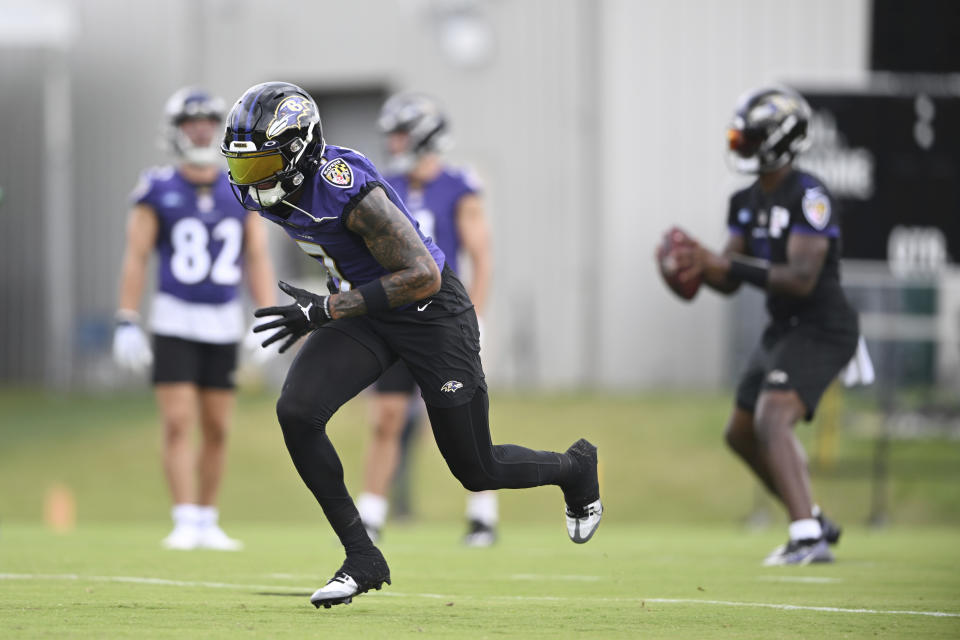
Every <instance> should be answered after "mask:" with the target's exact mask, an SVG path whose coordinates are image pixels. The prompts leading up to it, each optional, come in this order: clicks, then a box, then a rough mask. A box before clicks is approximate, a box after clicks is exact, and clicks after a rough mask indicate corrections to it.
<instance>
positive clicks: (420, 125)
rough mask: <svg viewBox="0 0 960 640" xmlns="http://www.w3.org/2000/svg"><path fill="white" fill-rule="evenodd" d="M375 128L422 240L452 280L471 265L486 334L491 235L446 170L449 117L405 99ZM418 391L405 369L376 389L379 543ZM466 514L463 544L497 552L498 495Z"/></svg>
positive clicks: (372, 501)
mask: <svg viewBox="0 0 960 640" xmlns="http://www.w3.org/2000/svg"><path fill="white" fill-rule="evenodd" d="M377 124H378V126H379V128H380V131H381V133H383V135H384V136H385V139H386V143H387V151H388V152H389V153H390V163H389V165H388V167H389V169H390V170H391V171H392V173H391V174H389V175H387V176H386V178H387V180H388V181H389V183H390V186H392V187H393V188H394V190H395V191H396V193H397V195H398V196H400V199H401V200H403V202H404V204H405V205H406V206H407V210H408V211H409V212H410V215H412V216H413V218H414V220H416V221H417V223H418V224H419V225H420V230H421V231H422V232H423V234H424V235H425V236H428V237H430V238H432V239H433V241H434V242H435V243H436V244H437V246H438V247H440V249H441V250H442V251H443V254H444V255H445V256H446V258H447V264H448V265H450V268H451V269H452V270H453V271H454V273H459V271H458V269H457V257H458V256H459V255H460V253H461V250H462V251H463V253H464V254H465V257H466V258H467V259H468V261H469V267H470V270H469V271H470V274H471V278H470V287H469V289H468V292H469V294H470V300H471V301H472V302H473V306H474V309H475V310H476V313H477V322H478V324H479V326H480V327H481V329H482V327H483V323H482V320H481V319H482V317H483V311H484V308H485V306H486V301H487V297H488V295H489V290H490V277H491V271H492V268H491V250H490V231H489V227H488V225H487V217H486V213H485V211H484V206H483V198H482V196H481V193H480V185H479V183H478V181H477V179H476V178H475V177H474V176H473V175H472V173H471V172H469V171H465V170H462V169H458V168H456V167H453V166H450V165H447V164H445V163H444V160H443V156H442V153H443V152H444V151H445V150H446V149H448V148H449V146H450V137H449V133H448V122H447V118H446V116H445V114H444V113H443V112H442V111H441V109H440V107H439V105H438V104H437V103H436V101H435V100H433V99H431V98H429V97H427V96H425V95H422V94H416V93H399V94H396V95H394V96H391V97H390V98H389V99H388V100H387V101H386V102H385V103H384V105H383V108H382V109H381V112H380V118H379V121H378V123H377ZM482 334H483V332H482V330H481V337H482ZM481 341H482V339H481ZM416 387H417V383H416V382H415V381H414V379H413V376H412V375H411V373H410V370H409V369H408V368H407V366H406V365H405V364H404V363H403V362H402V361H398V362H396V363H395V364H394V365H393V366H392V367H390V369H388V370H387V371H386V372H384V374H383V375H382V376H380V379H379V380H377V382H376V384H375V385H374V394H373V402H372V412H373V423H374V432H373V439H372V440H371V442H370V446H369V447H368V449H367V458H366V468H365V470H364V488H363V493H361V494H360V495H359V496H357V509H358V510H359V511H360V517H361V518H362V519H363V523H364V525H365V526H366V527H367V532H368V533H369V534H370V537H371V539H372V540H374V541H376V540H377V538H378V537H379V535H380V530H381V528H382V527H383V525H384V523H385V522H386V519H387V512H388V501H387V492H388V489H389V487H390V483H391V481H392V480H393V479H394V478H395V477H396V476H399V475H400V474H401V473H403V474H404V475H406V474H407V472H408V469H409V467H408V465H407V464H406V462H407V456H408V453H409V447H410V442H411V440H412V437H413V434H414V433H415V431H416V427H417V426H418V424H419V420H418V419H417V418H418V417H419V416H418V414H419V411H418V410H417V409H416V407H415V405H414V404H413V400H414V392H415V391H416ZM401 461H402V462H401ZM398 480H400V479H398ZM403 480H405V478H404V479H403ZM398 484H400V482H398ZM404 484H405V482H404ZM466 512H467V533H466V535H465V536H464V543H465V544H467V545H468V546H472V547H486V546H489V545H491V544H493V542H494V541H495V539H496V526H497V515H498V514H497V494H496V493H495V492H493V491H480V492H475V493H469V494H468V496H467V509H466Z"/></svg>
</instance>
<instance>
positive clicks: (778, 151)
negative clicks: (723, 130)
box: [727, 87, 811, 173]
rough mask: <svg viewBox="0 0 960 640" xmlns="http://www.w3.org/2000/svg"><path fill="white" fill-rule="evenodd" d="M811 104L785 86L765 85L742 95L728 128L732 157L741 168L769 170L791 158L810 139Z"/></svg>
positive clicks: (758, 170) (805, 145) (749, 171)
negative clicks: (808, 128)
mask: <svg viewBox="0 0 960 640" xmlns="http://www.w3.org/2000/svg"><path fill="white" fill-rule="evenodd" d="M810 116H811V111H810V105H809V104H807V101H806V100H804V99H803V96H801V95H800V94H799V93H797V92H796V91H794V90H793V89H788V88H786V87H766V88H763V89H757V90H754V91H750V92H748V93H747V94H745V95H744V96H743V97H741V98H740V101H739V103H738V104H737V109H736V111H735V112H734V115H733V122H732V123H731V124H730V128H729V129H727V145H728V147H729V149H730V157H731V159H732V161H733V164H734V166H735V167H736V168H737V170H738V171H742V172H744V173H769V172H770V171H775V170H776V169H779V168H780V167H782V166H784V165H785V164H787V163H788V162H790V161H792V160H793V159H794V158H795V157H796V156H797V155H798V154H799V153H801V152H803V151H805V150H806V149H807V148H808V147H809V146H810V142H809V140H808V139H807V127H808V126H809V124H810Z"/></svg>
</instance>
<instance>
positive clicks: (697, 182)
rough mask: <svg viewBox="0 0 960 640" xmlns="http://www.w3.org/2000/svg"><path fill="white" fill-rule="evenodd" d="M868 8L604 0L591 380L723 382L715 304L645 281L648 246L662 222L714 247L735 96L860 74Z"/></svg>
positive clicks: (722, 222)
mask: <svg viewBox="0 0 960 640" xmlns="http://www.w3.org/2000/svg"><path fill="white" fill-rule="evenodd" d="M868 10H869V3H868V2H866V1H864V0H858V1H856V2H832V1H830V0H797V1H793V0H791V1H780V2H765V1H764V0H736V1H732V0H727V1H724V2H708V1H706V0H673V1H670V0H665V1H662V2H634V1H632V0H607V1H606V2H604V11H603V21H602V29H601V30H602V33H603V38H602V40H601V41H602V43H603V48H602V54H601V58H602V67H601V68H602V73H603V74H604V81H603V94H602V98H601V100H600V103H601V105H602V118H603V122H604V125H605V128H604V131H603V137H602V142H601V147H602V148H603V149H604V156H605V158H606V159H607V161H606V163H605V168H604V171H603V176H604V185H605V186H604V193H605V194H606V195H605V198H606V205H607V206H606V207H605V210H604V213H605V216H606V217H605V219H604V223H603V225H604V229H605V233H604V252H603V257H604V266H603V269H602V271H603V273H604V274H608V275H609V277H607V278H604V279H603V284H602V290H603V292H604V293H603V295H602V296H601V298H602V299H603V300H604V301H606V303H607V304H606V308H605V309H604V310H603V311H604V313H603V314H602V316H600V317H599V319H598V325H597V327H598V332H599V333H600V334H601V336H602V348H601V352H602V357H601V362H602V366H601V371H602V375H601V384H603V385H605V386H618V387H635V386H644V387H646V386H661V385H674V386H679V385H688V384H695V385H713V384H716V383H718V382H723V383H727V382H728V381H727V380H724V379H723V377H724V376H725V373H726V371H725V369H726V367H725V366H724V362H725V359H726V356H727V351H726V350H727V340H726V336H727V331H728V327H727V326H726V321H727V318H728V315H729V314H728V313H727V312H726V310H727V306H725V304H724V300H723V299H722V298H721V297H719V296H717V295H714V294H712V293H711V292H707V291H701V292H700V294H699V296H698V297H697V298H696V299H695V301H694V302H693V303H690V304H687V303H681V302H679V301H678V300H677V299H676V298H673V297H672V295H670V294H669V293H668V292H667V290H666V288H665V287H664V286H663V284H662V283H661V282H660V281H659V278H657V277H655V276H654V265H653V260H652V255H653V251H654V246H655V245H656V243H657V242H658V241H659V238H660V236H661V234H662V233H663V231H664V230H665V229H667V228H668V227H669V226H671V225H672V224H678V225H680V226H682V227H683V228H685V229H687V230H688V231H689V232H690V233H692V234H693V235H695V236H696V237H698V238H699V239H700V240H701V241H702V242H704V243H705V244H707V245H709V246H712V247H714V248H719V247H720V246H721V245H722V243H723V242H724V238H725V234H726V228H725V227H726V207H727V199H728V197H729V195H730V193H731V192H732V190H734V189H735V188H737V187H738V186H739V185H740V184H742V183H743V182H744V181H743V179H742V178H741V177H738V176H736V175H735V174H733V173H732V172H731V171H730V170H729V169H728V168H727V166H726V163H725V156H724V144H725V135H724V133H725V127H726V125H727V124H728V122H729V118H730V115H731V113H732V110H733V107H734V105H735V102H736V99H737V98H738V96H739V95H740V93H741V92H742V91H744V90H746V89H749V88H751V87H754V86H759V85H763V84H768V83H772V82H792V83H798V84H803V83H804V82H810V81H812V80H813V81H815V80H817V79H820V78H825V77H830V78H834V77H838V76H850V75H855V74H857V73H858V72H862V71H863V70H864V69H866V68H867V64H868V33H867V32H868V26H869V15H868V13H867V12H868Z"/></svg>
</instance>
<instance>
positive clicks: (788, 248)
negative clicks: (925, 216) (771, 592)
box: [672, 88, 859, 565]
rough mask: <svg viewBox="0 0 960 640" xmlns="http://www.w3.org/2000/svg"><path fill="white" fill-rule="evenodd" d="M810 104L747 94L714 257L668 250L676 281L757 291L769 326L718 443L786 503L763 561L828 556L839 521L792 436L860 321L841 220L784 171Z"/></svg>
mask: <svg viewBox="0 0 960 640" xmlns="http://www.w3.org/2000/svg"><path fill="white" fill-rule="evenodd" d="M810 116H811V113H810V107H809V105H807V102H806V101H805V100H804V99H803V97H801V96H800V95H799V94H798V93H796V92H794V91H793V90H790V89H787V88H766V89H759V90H756V91H752V92H750V93H748V94H747V95H746V96H744V97H743V98H742V99H741V101H740V103H739V105H738V106H737V109H736V113H735V114H734V119H733V123H732V125H731V127H730V129H729V131H728V142H729V147H730V153H731V158H732V160H733V161H734V163H735V165H736V167H737V169H738V170H740V171H743V172H747V173H753V174H756V175H757V179H756V181H755V182H754V183H753V184H752V185H750V186H749V187H747V188H746V189H743V190H741V191H738V192H736V193H734V194H733V196H732V197H731V199H730V206H729V212H728V216H727V225H728V228H729V239H728V240H727V244H726V246H725V247H724V249H723V252H722V253H721V254H719V255H718V254H716V253H713V252H712V251H710V250H708V249H706V248H704V247H702V246H699V245H698V244H697V243H696V242H695V241H693V240H689V241H687V242H683V243H681V245H680V246H679V247H678V248H677V249H676V250H674V251H673V255H672V258H673V260H675V265H674V266H675V268H676V271H677V273H678V277H679V279H680V280H681V281H688V282H689V281H692V280H694V279H699V278H702V280H703V282H705V283H706V284H707V285H708V286H709V287H711V288H713V289H715V290H716V291H719V292H721V293H724V294H730V293H733V292H734V291H736V290H737V288H738V287H739V286H740V285H741V284H742V283H747V284H750V285H752V286H755V287H759V288H760V289H761V290H763V291H765V292H766V295H767V310H768V312H769V314H770V319H771V322H770V324H769V325H768V326H767V328H766V329H765V331H764V332H763V335H762V337H761V339H760V343H759V345H758V346H757V348H756V350H755V351H754V353H753V355H752V356H751V359H750V361H749V363H748V365H747V368H746V371H745V372H744V374H743V375H742V377H741V379H740V383H739V385H738V387H737V395H736V406H735V408H734V410H733V414H732V415H731V417H730V421H729V423H728V425H727V430H726V440H727V443H728V444H729V445H730V447H731V448H732V449H733V451H734V452H735V453H736V454H737V455H739V456H740V457H741V458H742V459H743V461H744V462H745V463H746V464H747V465H748V466H749V467H750V469H752V470H753V472H754V473H755V474H756V475H757V477H758V478H759V479H760V481H761V482H763V484H764V485H765V486H766V487H767V489H768V490H769V491H770V492H771V493H772V494H773V495H774V496H776V497H777V498H778V499H779V500H780V501H781V502H782V503H783V505H784V507H786V510H787V514H788V516H789V518H790V526H789V540H788V542H787V544H786V545H783V546H781V547H778V548H777V549H775V550H774V552H773V553H771V554H770V555H769V556H768V557H767V559H766V560H765V564H767V565H785V564H790V565H794V564H808V563H811V562H831V561H832V560H833V555H832V553H831V552H830V549H829V547H828V544H829V543H835V542H836V541H837V539H838V538H839V536H840V530H839V528H838V527H837V526H836V525H835V524H833V523H832V522H830V521H829V520H828V519H827V518H826V517H824V515H823V512H822V511H821V510H820V508H819V507H818V506H817V505H816V504H815V503H814V501H813V498H812V496H811V489H810V477H809V473H808V470H807V461H806V454H805V453H804V451H803V447H802V446H801V444H800V442H799V441H798V440H797V438H796V436H795V434H794V431H793V429H794V427H795V426H796V424H797V422H799V421H800V420H807V421H809V420H810V419H811V418H812V417H813V414H814V412H815V411H816V408H817V404H818V402H819V401H820V397H821V395H822V394H823V392H824V391H825V390H826V388H827V386H829V385H830V383H831V382H832V381H833V380H834V378H836V377H837V374H838V373H839V372H840V371H841V369H843V367H844V365H846V364H847V363H848V362H849V361H850V360H851V358H852V356H853V355H854V353H855V351H856V348H857V342H858V336H859V322H858V318H857V314H856V312H855V311H854V309H853V308H852V307H851V306H850V304H849V303H848V302H847V299H846V297H845V295H844V292H843V289H842V288H841V286H840V221H839V219H838V216H837V212H836V211H835V210H834V207H833V200H832V198H831V196H830V193H829V192H828V191H827V188H826V187H825V186H824V184H823V183H822V182H821V181H820V180H819V179H818V178H816V177H815V176H813V175H810V174H809V173H805V172H803V171H799V170H797V169H795V168H794V166H793V160H794V158H795V157H796V155H797V154H798V153H800V152H801V151H803V150H804V149H806V147H807V146H808V145H807V137H806V136H807V127H808V125H809V122H810Z"/></svg>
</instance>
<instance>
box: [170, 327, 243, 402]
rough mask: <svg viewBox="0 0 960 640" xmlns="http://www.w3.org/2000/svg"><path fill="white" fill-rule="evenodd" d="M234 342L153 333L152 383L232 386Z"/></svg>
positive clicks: (235, 353) (228, 387)
mask: <svg viewBox="0 0 960 640" xmlns="http://www.w3.org/2000/svg"><path fill="white" fill-rule="evenodd" d="M236 368H237V343H235V342H231V343H227V344H213V343H209V342H195V341H193V340H184V339H183V338H174V337H172V336H159V335H154V336H153V383H154V384H159V383H166V382H192V383H194V384H195V385H197V386H198V387H201V388H209V389H233V388H235V387H236V384H235V383H234V380H233V374H234V370H236Z"/></svg>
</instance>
